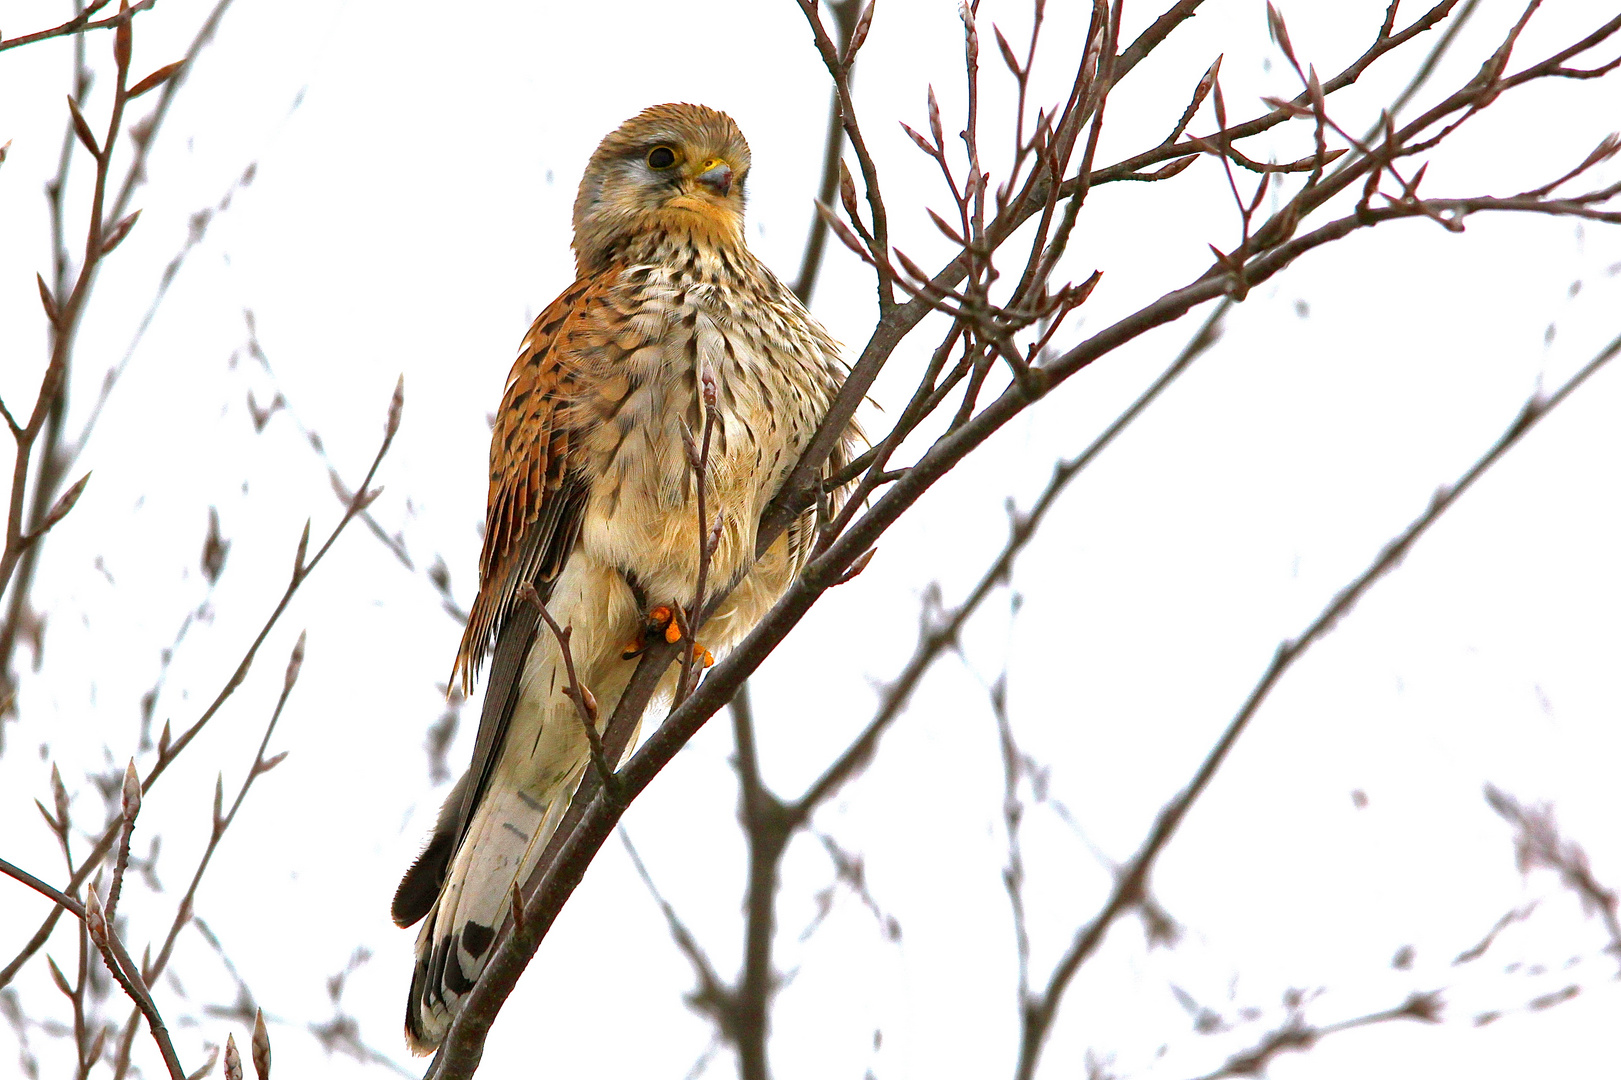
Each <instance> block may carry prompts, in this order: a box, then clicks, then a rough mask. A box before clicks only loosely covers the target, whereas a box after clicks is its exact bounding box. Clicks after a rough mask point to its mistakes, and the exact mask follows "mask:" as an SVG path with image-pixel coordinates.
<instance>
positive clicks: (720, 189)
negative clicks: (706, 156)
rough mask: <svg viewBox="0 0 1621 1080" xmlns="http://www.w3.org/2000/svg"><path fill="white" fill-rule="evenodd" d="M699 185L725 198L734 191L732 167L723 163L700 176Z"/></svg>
mask: <svg viewBox="0 0 1621 1080" xmlns="http://www.w3.org/2000/svg"><path fill="white" fill-rule="evenodd" d="M698 183H700V184H702V185H704V186H705V187H707V188H709V189H710V190H711V191H713V192H714V193H715V194H717V195H719V196H721V197H722V198H725V196H726V195H727V194H728V193H729V192H730V191H731V190H732V167H731V166H730V165H727V164H726V163H725V162H721V163H720V164H718V165H715V166H713V167H712V168H709V169H705V170H704V171H703V172H701V173H699V174H698Z"/></svg>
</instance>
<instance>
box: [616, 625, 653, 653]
mask: <svg viewBox="0 0 1621 1080" xmlns="http://www.w3.org/2000/svg"><path fill="white" fill-rule="evenodd" d="M646 651H647V639H646V638H645V637H643V636H642V633H641V631H637V632H636V636H635V637H633V638H631V639H630V640H629V641H627V642H625V644H624V645H623V646H622V647H621V648H620V650H619V659H621V660H634V659H636V658H637V657H638V656H640V655H642V653H644V652H646Z"/></svg>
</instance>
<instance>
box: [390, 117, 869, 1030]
mask: <svg viewBox="0 0 1621 1080" xmlns="http://www.w3.org/2000/svg"><path fill="white" fill-rule="evenodd" d="M748 172H749V146H748V143H747V142H746V141H745V140H744V138H743V133H742V132H741V131H739V130H738V128H737V125H736V124H735V123H733V121H732V119H731V118H730V117H729V116H727V115H725V114H724V113H721V112H717V111H715V110H714V109H709V108H705V107H704V106H701V105H680V104H678V105H658V106H655V107H653V108H650V109H648V110H646V111H645V112H643V113H642V114H641V115H639V116H636V117H635V118H633V119H631V120H629V121H627V122H626V123H625V124H623V125H622V126H621V127H620V128H619V129H618V130H617V131H615V132H613V133H612V134H610V135H609V136H608V137H607V138H605V139H603V140H602V144H601V145H600V146H598V147H597V150H596V152H595V153H594V154H592V156H591V161H590V163H589V164H588V165H587V166H586V170H585V175H584V177H583V178H582V179H581V181H580V192H579V196H578V198H577V199H576V200H575V203H574V245H573V247H574V256H575V266H576V272H577V280H576V281H575V282H574V284H572V285H570V286H569V287H568V289H567V290H566V291H565V292H564V293H563V295H562V296H560V297H558V298H557V299H556V300H555V301H553V302H552V304H551V305H550V306H549V307H547V308H546V310H545V311H543V312H542V313H541V315H540V317H539V318H538V319H536V320H535V322H534V325H533V326H531V327H530V328H529V333H528V334H527V335H526V336H525V338H524V341H523V346H522V348H521V349H520V350H519V354H518V360H517V363H515V364H514V365H513V367H512V372H511V374H510V375H508V376H507V382H506V391H505V394H504V395H503V397H502V400H501V410H500V413H499V414H498V416H497V418H496V422H495V432H494V436H493V438H492V440H491V443H490V496H489V511H488V516H487V518H486V526H485V535H484V551H483V555H482V557H481V559H480V562H479V591H478V598H477V600H476V601H475V602H474V604H473V608H472V614H471V616H470V618H469V619H468V622H467V631H466V633H465V635H464V636H463V638H462V642H461V648H460V650H459V652H458V654H457V656H456V664H455V668H454V670H453V673H452V678H453V679H454V678H455V677H457V675H458V674H459V676H460V677H461V679H462V680H463V683H464V685H466V684H468V683H470V682H471V680H472V679H473V677H474V676H475V675H476V674H477V672H478V670H479V668H480V667H481V666H482V664H483V661H484V660H485V659H486V658H487V657H490V656H492V655H493V662H492V665H491V670H490V679H489V685H488V687H487V691H486V694H485V699H484V709H483V715H482V718H481V719H480V721H479V730H478V738H477V741H476V743H475V745H474V748H473V759H472V764H471V766H470V767H469V769H468V771H467V773H466V774H465V775H464V776H463V777H462V778H461V779H460V780H459V781H458V782H457V784H456V786H455V787H454V788H453V789H452V790H451V793H450V797H449V798H448V799H446V801H445V804H444V807H443V809H442V810H441V811H440V813H439V820H438V823H437V825H436V826H435V827H434V831H433V834H432V835H431V836H430V837H429V839H428V842H427V845H426V847H425V848H424V849H423V852H422V854H421V856H419V857H418V859H417V861H416V862H415V863H414V864H413V865H412V866H411V869H410V870H408V871H407V872H406V874H405V878H404V880H402V881H401V882H400V887H399V890H398V892H397V893H396V894H395V896H394V905H393V916H394V921H395V922H396V923H397V924H399V925H400V926H410V925H411V924H413V923H415V922H416V921H417V920H419V919H422V918H423V917H424V916H426V921H425V922H424V923H423V926H422V930H421V931H420V933H419V934H418V935H417V943H416V968H415V972H414V974H413V976H412V979H411V995H410V999H409V1001H408V1002H407V1003H406V1012H405V1031H406V1039H407V1041H408V1042H409V1043H410V1045H411V1048H412V1049H413V1050H414V1051H416V1052H418V1053H428V1052H430V1051H431V1050H433V1049H434V1048H435V1047H436V1046H438V1045H439V1042H440V1041H441V1040H442V1039H443V1038H444V1035H445V1032H446V1031H447V1030H448V1029H449V1027H450V1023H451V1020H452V1019H453V1018H454V1016H455V1014H456V1010H457V1007H458V1005H459V1003H460V1001H461V1000H462V998H463V996H464V995H466V994H467V992H468V991H469V990H471V989H472V986H473V983H474V980H476V979H477V978H478V975H479V973H480V971H482V970H483V968H484V964H485V962H486V961H487V959H488V957H489V954H490V949H491V946H492V944H493V941H494V938H495V934H496V931H497V930H498V928H499V927H500V926H501V922H502V919H503V917H504V916H505V915H506V913H507V910H508V908H509V906H510V903H511V887H512V884H513V882H514V881H522V880H523V879H524V878H525V877H526V876H527V875H528V874H529V872H530V871H531V870H532V869H533V868H534V866H535V864H536V862H537V861H538V859H539V857H540V854H541V852H542V851H543V850H544V849H545V847H546V844H547V842H548V841H549V840H550V838H551V836H552V834H553V832H554V831H555V830H556V829H557V826H558V823H559V822H560V820H561V819H562V816H563V812H564V811H565V810H566V809H567V807H568V803H569V799H570V798H571V797H572V795H573V793H574V790H575V788H576V786H577V785H578V783H579V781H580V778H581V777H582V775H583V774H584V769H585V766H586V764H587V762H588V761H589V745H588V741H587V738H586V735H585V730H584V726H583V724H582V721H581V720H580V717H579V715H578V713H577V712H576V710H575V706H574V704H573V702H572V701H571V700H570V699H569V698H568V697H567V696H566V694H565V691H566V690H567V688H568V685H569V683H568V676H567V674H566V672H565V671H564V664H563V657H562V654H561V651H560V648H559V646H558V642H557V640H556V637H555V636H554V635H553V634H551V633H550V632H548V631H547V630H546V629H545V628H544V627H538V628H537V619H536V613H535V612H534V611H533V610H531V608H530V607H529V606H527V605H525V604H524V603H523V602H522V601H521V600H520V597H519V593H520V591H521V590H522V588H523V586H524V585H526V584H529V585H533V586H534V588H535V589H536V591H537V592H538V593H539V595H540V596H541V598H542V599H543V600H544V601H545V603H546V605H547V609H548V610H549V611H550V612H551V613H552V615H553V617H554V618H555V619H556V620H557V622H558V624H559V625H561V626H571V627H572V628H573V631H572V638H571V640H570V646H571V651H572V653H573V659H574V663H575V667H576V670H577V673H578V677H579V680H580V682H581V683H582V684H583V685H584V686H586V687H587V688H588V689H589V690H591V691H592V693H593V694H594V696H595V698H596V701H597V703H598V708H599V715H600V716H601V717H602V718H603V721H604V722H605V721H606V718H607V717H609V716H611V715H612V713H613V711H614V708H615V706H616V704H617V703H618V700H619V695H620V693H621V692H622V691H623V689H624V687H625V684H626V682H627V680H628V679H629V678H630V675H631V673H632V672H633V671H634V669H635V667H636V662H635V660H634V658H633V657H632V658H629V659H627V657H626V643H627V642H630V641H634V640H635V639H636V638H637V636H638V634H639V633H641V632H642V630H643V628H644V627H645V626H647V625H648V619H649V612H650V611H652V610H653V609H654V608H656V607H659V606H665V607H672V606H675V605H682V606H684V605H686V604H688V603H690V602H691V601H692V599H693V594H694V592H695V591H696V588H697V579H698V562H699V533H700V530H699V527H698V522H697V511H696V507H695V502H694V499H695V495H696V485H695V476H694V470H693V467H692V465H691V463H690V461H689V458H688V455H687V452H686V448H685V446H686V442H685V439H686V437H689V436H690V437H697V436H699V435H700V434H701V432H702V430H703V422H704V401H703V393H704V386H705V384H706V383H708V384H710V385H713V387H714V392H715V399H716V405H717V409H718V418H717V419H716V421H715V422H714V428H713V435H712V443H711V453H710V457H709V459H708V463H707V473H706V486H705V495H706V502H707V505H708V507H709V508H710V513H711V515H714V514H718V515H719V519H720V523H721V525H720V532H719V543H718V545H717V547H716V548H715V551H714V554H713V556H712V561H711V564H710V568H709V572H708V582H709V583H710V587H709V588H708V589H707V590H706V592H707V593H708V595H709V596H715V595H719V594H720V593H722V592H726V590H728V589H729V590H730V591H729V592H726V599H725V602H724V605H723V606H722V607H721V608H720V609H719V611H717V613H716V614H715V615H714V617H713V618H711V619H710V621H709V622H708V623H707V624H706V625H705V626H704V627H703V629H702V636H703V639H704V641H705V643H706V644H707V645H709V646H711V647H713V648H715V649H717V650H723V649H725V648H727V647H729V646H730V645H732V644H733V643H735V642H736V641H737V640H738V639H739V638H741V637H742V636H743V635H744V634H746V633H747V632H748V631H749V630H750V629H751V628H752V627H753V626H754V625H755V623H756V622H758V621H759V619H760V618H761V616H763V615H764V614H765V612H766V610H767V609H768V608H769V607H770V606H771V605H772V604H773V603H774V602H775V601H776V600H777V598H778V597H779V596H781V595H782V593H783V591H784V590H785V589H786V588H787V586H788V584H789V582H790V581H791V580H792V579H793V576H794V574H796V573H797V572H798V570H799V568H800V566H801V565H802V563H803V561H804V559H805V557H806V554H807V551H808V549H809V546H810V540H811V538H812V535H813V531H814V525H815V522H814V517H813V515H807V516H805V517H803V518H801V519H800V520H798V521H796V522H795V523H794V525H793V526H792V527H791V528H790V529H788V530H787V531H786V532H785V533H784V534H783V535H782V536H781V537H780V538H778V540H777V541H776V542H775V543H774V544H773V545H772V546H771V547H770V549H769V550H767V551H766V553H765V554H764V555H763V556H762V557H760V558H759V559H758V560H756V559H755V558H754V553H755V530H756V526H757V523H758V521H759V518H760V514H761V512H762V511H763V510H764V509H765V507H766V505H767V504H768V503H769V502H770V501H771V498H772V497H773V496H774V495H775V494H776V493H777V491H778V489H779V488H780V487H781V485H782V483H783V481H784V480H785V479H786V478H787V476H788V472H789V470H790V469H791V468H792V467H793V465H794V463H795V462H796V461H797V459H798V458H799V456H800V454H801V452H802V451H803V450H804V448H805V446H806V445H807V443H808V442H809V441H810V438H811V436H812V434H813V433H814V432H815V430H816V428H817V426H818V424H819V423H820V422H821V420H822V418H823V416H824V415H825V414H826V412H827V409H828V405H829V403H830V402H831V401H832V399H833V396H834V394H835V393H836V392H837V390H838V388H839V385H840V383H841V382H842V380H843V378H844V375H845V370H846V369H845V367H844V365H843V363H842V362H841V360H840V359H839V348H838V345H837V343H835V342H834V341H833V339H832V338H831V337H829V336H828V334H827V332H826V331H825V330H824V329H823V328H822V326H821V325H820V324H819V323H818V322H817V321H816V320H815V319H814V318H813V317H812V316H811V314H810V313H809V312H808V311H806V310H805V308H804V306H803V305H802V304H801V303H800V302H799V300H798V299H797V298H796V297H795V296H794V294H793V293H792V292H791V291H790V290H789V289H788V288H787V287H786V286H784V285H783V284H782V282H780V281H778V280H777V278H776V277H775V276H774V275H773V274H772V273H771V271H770V270H768V269H766V267H765V266H764V265H763V264H762V263H761V262H760V261H759V260H758V259H756V258H755V257H754V255H753V254H752V253H750V251H749V249H748V246H747V245H746V244H745V243H744V239H743V189H744V183H745V181H746V180H747V178H748ZM858 437H859V435H858V433H857V432H856V430H855V428H854V427H853V426H852V427H851V429H850V430H848V431H847V432H845V434H844V438H843V439H842V440H841V442H840V445H839V447H838V450H837V451H836V452H835V453H834V454H833V455H832V457H831V458H830V461H829V464H828V466H827V469H828V470H830V471H832V470H837V469H838V468H840V467H841V465H842V464H843V463H844V462H845V461H847V460H848V457H849V453H850V448H851V446H852V444H853V443H854V441H855V440H856V439H857V438H858ZM838 495H839V493H835V501H838ZM712 520H713V518H712ZM679 666H680V665H674V666H672V670H671V673H670V675H669V676H668V677H667V679H666V684H667V685H665V686H664V687H663V691H664V693H665V694H666V695H668V694H669V693H670V692H671V691H672V689H673V686H672V685H670V684H671V683H672V681H673V679H674V675H675V669H676V668H678V667H679Z"/></svg>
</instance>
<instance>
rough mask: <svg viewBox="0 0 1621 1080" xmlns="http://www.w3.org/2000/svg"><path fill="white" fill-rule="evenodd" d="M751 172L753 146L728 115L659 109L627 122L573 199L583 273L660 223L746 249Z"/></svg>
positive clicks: (695, 108)
mask: <svg viewBox="0 0 1621 1080" xmlns="http://www.w3.org/2000/svg"><path fill="white" fill-rule="evenodd" d="M748 172H749V144H748V141H747V140H746V139H744V138H743V133H742V132H741V131H739V130H738V129H737V124H735V123H734V122H733V121H732V118H731V117H730V116H727V115H726V114H725V113H723V112H717V111H716V110H714V109H710V108H706V107H705V106H703V105H684V104H673V105H655V106H653V107H652V108H650V109H647V110H644V111H643V112H642V113H641V114H639V115H637V116H635V117H632V118H631V119H629V120H627V121H625V122H624V123H623V124H621V125H620V126H619V129H618V130H617V131H614V132H613V133H612V134H610V135H609V136H608V137H607V138H605V139H603V140H602V144H601V145H600V146H598V147H597V151H596V153H594V154H592V155H591V163H590V164H589V165H587V166H586V168H585V176H584V177H582V178H581V180H580V194H579V197H578V198H576V199H575V200H574V256H575V261H576V262H577V263H578V265H579V270H580V273H582V274H586V273H591V272H593V271H596V270H600V269H602V267H603V266H604V265H605V264H606V263H607V262H608V260H609V258H610V257H611V252H612V249H613V248H614V247H615V245H616V243H617V242H619V241H622V240H624V239H625V238H627V237H630V236H634V235H636V234H639V233H643V232H647V231H651V230H652V229H655V228H657V227H659V226H661V225H662V226H665V227H666V228H668V229H672V230H677V231H686V232H690V233H692V234H694V235H695V236H696V237H698V238H699V239H702V240H707V241H708V242H711V243H715V244H721V245H731V244H742V242H743V181H744V180H745V178H746V177H747V176H748Z"/></svg>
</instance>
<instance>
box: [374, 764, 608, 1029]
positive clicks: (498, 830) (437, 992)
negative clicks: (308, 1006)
mask: <svg viewBox="0 0 1621 1080" xmlns="http://www.w3.org/2000/svg"><path fill="white" fill-rule="evenodd" d="M583 765H584V761H583V760H582V761H580V762H579V763H578V764H576V765H575V766H574V767H573V768H571V769H568V770H567V771H566V772H564V773H563V774H562V775H561V776H559V777H557V778H556V781H555V782H554V783H553V784H551V785H549V788H548V789H547V790H534V789H530V790H526V789H525V788H524V787H522V786H518V785H514V784H512V783H510V782H509V781H510V777H509V776H506V775H503V776H499V777H497V778H496V782H495V783H494V784H492V785H491V787H490V790H488V791H487V792H486V793H485V796H484V798H483V799H482V800H481V801H480V803H479V808H478V812H477V813H476V814H475V815H474V818H473V823H472V827H471V828H470V829H469V830H468V833H467V837H466V840H465V841H464V842H463V844H462V846H461V850H460V852H459V853H458V854H457V856H456V859H455V861H454V862H453V863H452V864H451V866H450V873H449V877H448V878H447V879H446V880H445V884H444V889H443V891H442V892H441V893H440V894H439V898H438V901H437V902H436V903H435V904H434V905H433V908H432V910H431V911H430V912H429V913H428V918H427V921H426V922H424V923H423V924H422V930H421V931H420V933H419V934H418V935H417V945H416V954H417V961H416V967H415V970H414V971H413V972H412V976H411V995H410V997H409V999H407V1002H406V1009H405V1031H406V1036H407V1041H408V1042H409V1043H410V1044H411V1048H412V1049H413V1050H414V1051H416V1052H417V1053H427V1052H430V1051H432V1050H433V1049H434V1048H435V1047H437V1046H438V1045H439V1042H440V1040H442V1039H443V1038H444V1035H445V1032H446V1031H448V1030H449V1028H450V1022H451V1020H452V1019H453V1018H454V1017H455V1015H456V1010H457V1007H458V1006H459V1004H460V1002H461V999H462V998H463V997H464V996H466V994H467V992H468V991H470V990H472V988H473V983H474V982H476V981H477V979H478V977H479V974H480V973H481V972H482V971H483V970H484V965H485V964H486V963H487V962H488V960H489V954H490V946H491V945H492V944H493V943H494V941H495V933H496V931H497V930H498V929H499V928H500V926H501V923H502V920H503V919H505V918H506V915H507V911H508V909H509V908H510V906H511V903H512V886H513V884H514V883H515V882H519V881H522V880H523V879H524V878H525V877H526V876H528V874H529V872H530V871H531V870H533V869H534V867H535V864H536V863H537V862H538V861H539V859H540V856H541V853H542V852H544V851H545V849H546V845H547V843H548V842H550V840H551V838H552V834H553V833H555V832H556V831H557V826H558V825H559V824H560V823H561V822H562V819H563V813H564V811H565V810H567V808H568V803H569V798H570V796H571V795H572V793H573V791H574V788H575V787H576V786H577V785H578V784H579V781H580V776H581V775H582V772H583V769H582V766H583ZM432 846H433V845H432V843H430V845H429V849H430V851H431V850H432ZM419 864H420V860H419ZM414 869H415V868H413V870H414ZM407 880H408V881H409V875H408V876H407ZM403 888H404V883H402V891H403ZM396 906H397V905H396Z"/></svg>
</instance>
